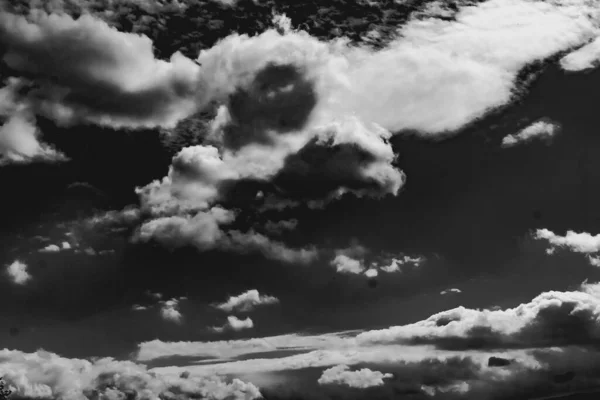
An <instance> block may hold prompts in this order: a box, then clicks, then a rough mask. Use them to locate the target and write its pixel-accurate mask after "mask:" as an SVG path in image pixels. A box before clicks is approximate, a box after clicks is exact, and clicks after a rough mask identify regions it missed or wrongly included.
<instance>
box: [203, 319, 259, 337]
mask: <svg viewBox="0 0 600 400" xmlns="http://www.w3.org/2000/svg"><path fill="white" fill-rule="evenodd" d="M252 328H254V322H252V320H251V319H250V317H247V318H246V319H239V318H237V317H236V316H233V315H230V316H229V317H227V323H226V324H225V325H223V326H215V327H212V328H210V329H211V330H212V331H214V332H218V333H222V332H225V331H229V330H231V331H236V332H237V331H242V330H245V329H252Z"/></svg>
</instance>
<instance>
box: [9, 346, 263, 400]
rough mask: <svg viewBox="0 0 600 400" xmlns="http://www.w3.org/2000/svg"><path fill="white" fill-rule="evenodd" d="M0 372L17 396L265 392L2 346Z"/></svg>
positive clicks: (241, 397)
mask: <svg viewBox="0 0 600 400" xmlns="http://www.w3.org/2000/svg"><path fill="white" fill-rule="evenodd" d="M0 359H2V363H1V364H0V375H1V376H3V378H4V380H5V382H6V383H7V385H8V388H10V389H11V390H13V391H14V393H13V395H15V396H19V397H25V398H36V397H44V398H45V397H48V398H73V397H78V398H84V397H89V396H91V395H92V394H96V395H100V396H102V397H107V398H115V399H116V398H126V397H127V396H132V395H133V396H134V397H136V398H137V397H152V398H158V397H161V398H162V397H164V396H166V397H169V398H170V397H172V396H174V395H176V394H178V395H181V396H183V397H199V398H207V399H211V400H225V399H236V400H251V399H255V398H259V397H261V395H260V392H259V391H258V389H257V388H256V386H254V385H252V384H250V383H246V382H243V381H241V380H239V379H234V380H232V381H231V382H229V383H228V382H226V381H224V380H223V379H222V378H220V377H202V378H197V377H193V376H192V377H190V376H189V374H188V376H186V377H181V376H177V377H163V376H161V375H158V374H155V373H153V372H150V371H148V370H147V369H146V367H145V366H142V365H139V364H135V363H133V362H130V361H116V360H114V359H111V358H102V359H98V360H95V361H88V360H81V359H68V358H62V357H59V356H58V355H56V354H53V353H49V352H46V351H43V350H40V351H37V352H36V353H30V354H28V353H23V352H20V351H11V350H0Z"/></svg>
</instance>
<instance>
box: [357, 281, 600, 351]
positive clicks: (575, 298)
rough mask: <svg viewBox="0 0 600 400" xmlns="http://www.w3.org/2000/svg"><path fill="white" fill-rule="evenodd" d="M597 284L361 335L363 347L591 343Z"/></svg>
mask: <svg viewBox="0 0 600 400" xmlns="http://www.w3.org/2000/svg"><path fill="white" fill-rule="evenodd" d="M597 287H598V284H594V285H592V284H587V283H584V284H583V285H582V286H581V288H580V290H578V291H571V292H556V291H549V292H544V293H542V294H540V295H539V296H537V297H536V298H534V299H533V300H531V301H530V302H529V303H523V304H521V305H519V306H518V307H515V308H508V309H505V310H487V309H484V310H473V309H468V308H465V307H457V308H454V309H451V310H448V311H443V312H440V313H437V314H434V315H432V316H431V317H429V318H427V319H426V320H423V321H419V322H415V323H412V324H408V325H403V326H396V327H391V328H388V329H382V330H375V331H370V332H365V333H361V334H359V335H358V336H357V338H356V339H357V341H358V342H360V343H363V344H367V343H403V344H432V345H435V346H437V347H438V348H442V349H476V348H512V347H514V348H525V347H544V346H565V345H590V344H592V343H595V342H596V341H597V340H598V339H599V338H600V327H599V326H598V324H597V322H596V321H597V319H598V318H599V317H600V297H599V296H598V294H599V293H600V291H599V290H596V289H595V288H597Z"/></svg>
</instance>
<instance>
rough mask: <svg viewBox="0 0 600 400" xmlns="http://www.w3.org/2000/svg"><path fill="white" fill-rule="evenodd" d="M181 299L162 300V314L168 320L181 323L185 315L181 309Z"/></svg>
mask: <svg viewBox="0 0 600 400" xmlns="http://www.w3.org/2000/svg"><path fill="white" fill-rule="evenodd" d="M179 301H180V299H171V300H167V301H161V302H160V303H161V307H160V316H161V317H162V318H163V319H164V320H166V321H172V322H175V323H181V321H182V320H183V315H181V312H180V311H179Z"/></svg>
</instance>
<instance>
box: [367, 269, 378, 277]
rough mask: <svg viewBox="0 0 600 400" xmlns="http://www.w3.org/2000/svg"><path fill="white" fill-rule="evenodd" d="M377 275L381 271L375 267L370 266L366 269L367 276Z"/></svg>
mask: <svg viewBox="0 0 600 400" xmlns="http://www.w3.org/2000/svg"><path fill="white" fill-rule="evenodd" d="M377 275H379V271H377V269H375V268H369V269H368V270H366V271H365V276H366V277H367V278H375V277H376V276H377Z"/></svg>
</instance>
